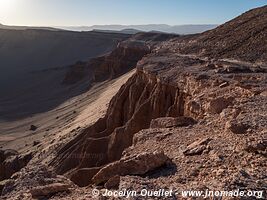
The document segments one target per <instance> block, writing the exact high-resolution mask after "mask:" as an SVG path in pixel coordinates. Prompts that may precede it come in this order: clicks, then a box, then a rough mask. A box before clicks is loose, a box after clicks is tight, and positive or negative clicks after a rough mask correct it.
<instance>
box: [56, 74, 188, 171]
mask: <svg viewBox="0 0 267 200" xmlns="http://www.w3.org/2000/svg"><path fill="white" fill-rule="evenodd" d="M184 98H185V94H183V93H181V92H180V90H179V88H178V87H177V86H174V85H168V84H165V83H164V82H161V81H160V80H157V78H156V77H155V76H151V75H148V74H146V73H144V72H143V71H142V70H140V71H138V72H137V73H136V74H135V75H134V76H133V77H131V78H130V79H129V80H128V82H127V83H126V84H125V85H124V86H123V87H122V88H121V89H120V91H119V92H118V94H117V95H116V96H115V97H114V98H113V99H112V100H111V102H110V105H109V108H108V111H107V114H106V116H105V117H104V118H103V119H100V120H98V121H97V122H96V123H95V124H94V125H93V126H91V127H89V128H87V129H86V130H85V131H84V132H83V133H82V134H80V135H79V136H78V137H77V138H75V139H74V140H72V141H71V142H69V143H68V144H66V145H65V147H63V148H62V149H61V150H60V151H59V152H58V156H57V157H56V158H55V159H54V160H53V161H52V163H51V164H52V165H53V166H54V167H55V168H56V170H57V172H58V173H60V174H64V173H66V172H68V171H70V170H78V169H83V168H95V167H101V166H102V167H103V166H104V165H106V164H108V163H110V162H113V161H116V160H119V159H120V158H121V155H122V152H123V150H124V149H125V148H127V147H129V146H130V145H131V144H132V139H133V135H134V134H135V133H136V132H138V131H139V130H141V129H144V128H149V127H150V122H151V120H152V119H156V118H159V117H164V116H169V117H178V116H183V115H184V107H185V105H184ZM189 121H190V120H189ZM191 121H193V120H191ZM178 125H179V123H178Z"/></svg>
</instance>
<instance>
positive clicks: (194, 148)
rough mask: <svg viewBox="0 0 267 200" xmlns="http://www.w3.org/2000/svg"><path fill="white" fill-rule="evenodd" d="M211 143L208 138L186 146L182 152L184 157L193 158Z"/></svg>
mask: <svg viewBox="0 0 267 200" xmlns="http://www.w3.org/2000/svg"><path fill="white" fill-rule="evenodd" d="M210 141H211V139H210V138H205V139H200V140H198V141H195V142H193V143H192V144H190V145H188V146H187V148H186V149H185V150H184V151H183V153H184V155H186V156H193V155H199V154H202V152H203V151H204V150H205V149H206V148H207V145H208V143H209V142H210Z"/></svg>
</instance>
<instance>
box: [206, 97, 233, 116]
mask: <svg viewBox="0 0 267 200" xmlns="http://www.w3.org/2000/svg"><path fill="white" fill-rule="evenodd" d="M232 103H233V98H232V97H229V98H225V97H219V98H216V99H213V100H211V101H210V102H209V104H208V111H209V112H211V113H213V114H216V113H217V114H219V113H221V112H222V111H223V109H225V108H227V107H228V106H229V105H232Z"/></svg>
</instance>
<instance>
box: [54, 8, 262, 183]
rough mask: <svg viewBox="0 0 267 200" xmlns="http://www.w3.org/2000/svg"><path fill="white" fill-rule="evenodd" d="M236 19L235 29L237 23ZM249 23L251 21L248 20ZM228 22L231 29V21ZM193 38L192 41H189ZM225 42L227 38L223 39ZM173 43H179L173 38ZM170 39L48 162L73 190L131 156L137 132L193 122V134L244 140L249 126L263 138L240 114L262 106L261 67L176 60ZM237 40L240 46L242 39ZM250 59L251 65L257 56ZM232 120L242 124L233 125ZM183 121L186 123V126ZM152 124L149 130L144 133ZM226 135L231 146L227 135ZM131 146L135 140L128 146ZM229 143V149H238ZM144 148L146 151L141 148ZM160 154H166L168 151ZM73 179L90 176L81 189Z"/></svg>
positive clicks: (201, 147)
mask: <svg viewBox="0 0 267 200" xmlns="http://www.w3.org/2000/svg"><path fill="white" fill-rule="evenodd" d="M263 10H265V7H264V8H263ZM253 12H255V11H252V13H253ZM256 12H258V10H256ZM264 14H265V12H263V13H261V15H260V16H258V17H256V18H257V19H258V20H259V19H261V17H262V15H264ZM252 15H253V14H252ZM245 16H246V15H245ZM249 16H250V15H249ZM238 19H239V18H238ZM238 19H237V20H236V21H237V23H239V22H240V21H239V20H238ZM254 19H255V18H254V17H252V19H250V18H249V19H248V21H250V20H252V21H253V20H254ZM230 24H232V26H235V24H234V22H230ZM225 26H226V27H227V26H228V25H227V24H226V25H225ZM225 26H222V27H225ZM222 27H219V28H218V30H220V29H222ZM242 30H243V29H242ZM213 32H216V30H215V31H213ZM207 34H209V33H204V34H203V35H200V36H199V38H200V39H201V38H203V37H205V35H207ZM259 34H260V35H261V34H263V35H264V34H265V30H260V31H259ZM192 37H197V36H189V37H188V38H192ZM224 37H225V38H227V36H226V35H225V34H224ZM255 37H256V36H255ZM200 39H199V40H200ZM173 41H176V42H179V41H181V40H180V39H179V38H178V39H176V40H173ZM173 41H169V42H166V43H165V44H164V45H158V46H157V48H156V50H153V52H152V53H150V54H149V55H147V56H146V57H144V58H143V59H142V60H141V61H139V62H138V65H137V71H136V73H135V75H134V76H132V77H131V78H130V79H129V80H128V82H127V83H126V84H125V85H124V86H123V87H122V88H121V89H120V91H119V92H118V94H117V95H116V96H115V97H114V98H113V99H112V101H111V102H110V105H109V108H108V110H107V114H106V116H105V117H104V118H103V119H100V120H99V121H98V122H97V123H96V124H94V125H93V126H91V127H89V128H88V129H86V130H85V131H83V132H82V133H81V134H80V135H79V136H78V137H77V138H75V139H74V140H72V141H70V142H69V143H68V144H66V145H65V146H64V147H63V148H62V149H61V150H60V151H59V152H58V156H57V157H56V158H55V159H54V160H53V162H52V165H53V166H54V167H55V169H56V171H57V172H58V173H60V174H67V176H68V177H70V178H71V179H72V180H73V181H74V182H75V183H76V184H78V185H81V186H85V185H88V184H90V183H91V182H90V178H92V180H94V179H95V178H94V174H98V171H99V170H100V172H99V173H101V169H102V168H103V167H104V166H105V165H107V164H109V163H111V162H114V161H116V160H120V159H121V157H122V156H123V155H124V154H129V153H134V152H136V151H135V150H134V148H135V147H137V148H138V144H139V143H140V142H141V143H142V141H143V139H133V138H135V134H136V133H138V132H139V131H141V130H142V129H148V132H149V130H151V132H153V130H154V129H155V128H161V129H162V128H163V130H164V127H165V131H166V128H169V127H173V128H174V129H176V128H175V127H179V126H189V127H190V126H192V125H193V124H194V123H193V122H195V121H198V122H199V123H198V124H199V125H198V126H197V127H198V128H197V129H199V127H202V128H203V130H204V129H206V128H204V126H207V127H213V129H214V130H216V131H217V132H219V133H224V132H225V131H224V128H222V127H226V132H228V130H229V131H232V132H233V134H246V133H247V131H248V130H251V129H252V127H254V128H253V129H254V130H255V131H256V130H257V131H258V133H259V134H258V136H256V138H258V139H259V138H260V137H262V136H263V135H264V132H262V131H263V130H264V126H265V125H264V124H265V123H266V122H264V121H262V120H261V119H260V115H257V114H256V115H255V116H254V121H253V122H248V121H247V120H248V119H249V118H247V117H248V116H246V115H245V114H244V115H243V114H240V112H241V111H240V110H243V109H244V107H245V106H248V105H246V103H244V102H246V101H252V102H257V103H256V104H258V105H259V106H262V105H263V104H264V102H266V98H265V100H264V98H263V97H262V96H258V95H263V93H264V91H265V90H266V82H265V81H264V80H265V79H266V69H265V68H264V67H263V66H262V65H261V64H260V65H258V64H255V63H248V62H247V63H244V62H243V60H239V61H231V60H223V59H214V57H216V56H211V57H206V56H203V54H201V53H200V54H195V55H192V54H187V55H184V54H181V50H180V49H176V50H175V48H173V46H177V45H178V46H179V44H176V43H174V42H173ZM182 41H183V40H182ZM237 42H240V44H243V43H242V41H237ZM189 46H190V44H189ZM227 52H230V50H227ZM259 52H261V51H259ZM264 53H265V52H264ZM232 55H233V54H232ZM262 58H263V57H262V56H261V55H260V56H258V57H257V59H256V60H258V59H259V60H262ZM253 60H254V61H256V60H255V59H254V58H253ZM253 109H254V108H253V106H252V107H249V110H253ZM241 113H242V112H241ZM218 115H219V116H222V115H225V117H223V118H224V119H221V118H218ZM237 116H238V117H239V119H238V120H236V121H232V119H234V118H235V117H237ZM166 117H167V118H166ZM185 119H186V120H187V122H189V123H184V121H183V120H185ZM212 119H214V123H216V124H217V123H219V124H220V123H221V125H219V127H217V126H213V125H212V123H213V122H212V121H213V120H212ZM216 119H217V120H216ZM228 120H229V121H228ZM151 121H152V123H151ZM227 121H228V122H227ZM226 122H227V123H226ZM253 123H256V124H257V125H256V126H255V124H254V125H253ZM150 124H151V128H153V129H149V128H150ZM179 124H180V125H179ZM181 124H182V125H181ZM190 124H191V125H190ZM201 124H205V125H201ZM197 129H195V128H192V129H191V131H192V133H193V135H192V137H193V138H195V139H197V138H199V136H197V132H198V131H197ZM178 130H179V128H177V131H178ZM141 132H142V131H141ZM207 133H211V132H210V131H208V132H207ZM147 134H148V135H149V133H147ZM166 135H168V132H166ZM142 137H145V136H142ZM166 137H168V136H166ZM200 137H202V136H200ZM203 137H204V136H203ZM210 137H211V135H209V137H208V138H202V140H201V138H200V140H199V141H196V140H195V142H194V143H193V141H192V144H191V145H189V144H188V147H187V149H184V151H183V152H184V155H185V156H191V155H202V153H203V152H207V150H206V149H209V147H208V144H209V143H210V141H212V140H213V139H211V138H210ZM225 137H226V138H227V140H228V139H229V138H231V137H232V136H225ZM133 140H134V141H136V142H135V143H133ZM181 140H183V139H181ZM145 141H147V139H145ZM183 141H184V140H183ZM233 143H234V144H233V145H241V146H242V145H243V144H237V143H235V142H233ZM241 143H242V142H241ZM131 145H132V146H131ZM140 145H141V144H140ZM130 146H131V147H130ZM141 146H142V145H141ZM156 146H157V147H158V148H160V146H158V145H156ZM146 147H148V146H146ZM140 148H141V147H140ZM142 148H145V147H144V146H142ZM212 148H215V147H212ZM221 148H222V149H223V147H221ZM241 148H242V147H241ZM165 150H166V151H168V147H166V149H165ZM225 151H226V150H225ZM224 153H225V152H224ZM226 154H227V153H226ZM226 154H225V155H226ZM172 156H173V155H172ZM227 156H228V155H227ZM231 159H232V158H230V160H231ZM229 162H230V161H229ZM255 162H256V161H255ZM229 165H230V164H229ZM185 168H186V167H185ZM77 174H79V177H83V174H84V175H86V174H87V175H88V174H90V176H87V177H90V178H89V181H87V182H83V183H81V182H80V179H77V176H78V175H77ZM97 176H98V175H96V177H97Z"/></svg>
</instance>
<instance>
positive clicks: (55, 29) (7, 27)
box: [0, 23, 60, 31]
mask: <svg viewBox="0 0 267 200" xmlns="http://www.w3.org/2000/svg"><path fill="white" fill-rule="evenodd" d="M0 29H8V30H28V29H39V30H50V31H59V30H60V29H58V28H52V27H34V26H8V25H3V24H1V23H0Z"/></svg>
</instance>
